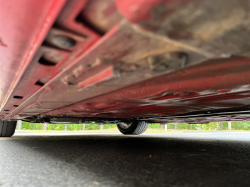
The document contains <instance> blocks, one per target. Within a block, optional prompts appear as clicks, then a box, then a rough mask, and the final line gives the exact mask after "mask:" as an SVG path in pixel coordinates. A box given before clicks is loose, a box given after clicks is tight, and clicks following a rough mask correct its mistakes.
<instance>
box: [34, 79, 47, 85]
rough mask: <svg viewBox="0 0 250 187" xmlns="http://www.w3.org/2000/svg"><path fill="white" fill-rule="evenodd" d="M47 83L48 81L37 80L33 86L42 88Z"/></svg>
mask: <svg viewBox="0 0 250 187" xmlns="http://www.w3.org/2000/svg"><path fill="white" fill-rule="evenodd" d="M47 82H48V79H39V80H38V81H37V82H36V83H35V85H39V86H43V85H45V84H46V83H47Z"/></svg>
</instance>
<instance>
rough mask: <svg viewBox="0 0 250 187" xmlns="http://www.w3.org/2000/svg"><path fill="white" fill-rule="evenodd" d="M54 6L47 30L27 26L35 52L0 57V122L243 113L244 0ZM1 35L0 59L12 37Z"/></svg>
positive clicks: (249, 90) (187, 118)
mask: <svg viewBox="0 0 250 187" xmlns="http://www.w3.org/2000/svg"><path fill="white" fill-rule="evenodd" d="M57 3H58V2H57V1H55V4H54V5H53V6H55V12H53V11H52V10H51V11H52V12H53V19H52V20H53V21H52V22H49V24H50V29H48V27H46V29H44V30H41V29H42V28H43V27H41V25H42V23H40V22H39V24H36V25H35V24H34V23H33V22H32V23H33V25H31V26H33V27H32V28H33V29H34V30H32V31H33V32H34V33H37V32H38V31H39V32H41V33H42V34H38V35H35V34H33V35H31V36H30V38H28V43H29V45H31V44H32V41H34V36H37V37H38V39H37V41H38V42H36V47H33V48H32V55H31V54H30V53H27V51H28V52H30V50H29V49H28V48H27V46H26V47H25V48H24V49H23V50H21V52H23V54H22V55H21V56H20V59H21V60H20V59H19V58H17V54H14V57H15V59H14V61H12V62H11V63H10V64H11V65H9V63H6V62H5V61H4V62H5V63H6V64H7V65H5V64H4V63H1V64H2V65H3V71H6V72H7V70H8V69H11V73H10V74H9V75H7V73H5V72H4V73H3V75H1V83H2V84H3V85H2V90H3V92H2V95H6V97H4V98H3V97H1V103H2V105H1V112H0V118H1V119H4V120H16V119H23V120H25V119H27V120H28V121H29V120H31V119H33V120H35V121H36V120H38V121H39V120H42V118H44V119H48V121H49V120H50V118H53V120H54V121H56V119H58V120H59V118H60V120H61V121H65V120H66V119H70V118H76V119H74V120H75V121H79V120H81V121H84V120H85V121H91V120H92V121H101V122H107V121H113V122H114V121H116V122H118V121H119V122H121V121H124V120H128V119H130V120H131V119H133V120H145V121H148V122H160V123H165V122H188V123H196V122H199V123H200V122H209V121H226V120H230V121H233V120H236V121H237V120H247V119H249V118H250V117H249V114H248V108H249V105H250V103H249V101H248V100H249V97H250V87H249V84H250V81H249V77H250V59H249V58H248V56H249V51H250V46H249V45H248V36H249V34H250V29H249V28H248V25H249V24H248V20H247V19H244V18H245V17H246V16H247V15H248V14H247V13H248V8H247V7H248V6H249V4H248V1H247V0H244V1H233V0H229V1H226V0H221V1H217V2H211V1H209V0H200V1H195V0H188V1H186V0H185V1H184V0H177V1H176V0H175V1H174V0H170V1H169V0H168V1H167V0H134V1H132V0H131V1H130V0H127V1H119V0H116V1H111V0H93V1H87V0H86V1H82V0H70V1H67V2H66V3H65V6H64V7H62V5H63V3H58V4H57ZM38 4H39V6H42V7H43V8H44V9H45V8H48V7H49V5H51V4H50V3H49V2H47V1H46V3H45V4H42V3H38ZM36 6H37V7H36ZM36 6H34V7H35V8H34V9H35V10H36V9H37V8H38V5H36ZM51 6H52V5H51ZM31 7H32V6H31ZM222 7H223V8H222ZM0 10H1V8H0ZM53 10H54V9H53ZM59 10H61V12H60V14H59V16H58V17H57V18H56V15H57V14H58V13H59ZM31 12H32V11H31ZM0 14H1V13H0ZM51 15H52V13H51V12H49V11H48V12H46V13H44V14H43V15H42V16H43V18H46V16H51ZM35 18H36V19H34V20H36V21H37V20H38V17H35ZM55 18H56V19H55ZM0 19H1V18H0ZM43 20H44V19H43ZM19 21H20V20H19ZM41 22H42V21H41ZM53 22H54V24H53ZM43 24H44V22H43ZM52 25H53V26H52ZM13 33H15V32H14V31H13ZM45 33H46V34H47V35H46V36H45ZM0 37H1V40H0V44H1V45H0V49H3V51H4V52H1V51H0V53H1V55H2V56H5V50H6V49H8V47H9V46H10V45H11V44H12V42H10V43H9V42H8V37H7V39H6V38H5V36H2V33H0ZM25 37H28V36H27V35H25ZM21 41H22V40H20V41H18V43H22V42H21ZM38 45H40V47H39V49H38ZM12 51H13V50H12ZM17 51H19V52H20V48H18V49H17ZM6 54H8V55H10V54H12V53H11V51H8V53H6ZM24 54H29V55H28V57H25V56H24ZM8 55H7V56H8ZM31 57H32V60H31ZM24 59H26V61H25V63H22V66H21V65H16V66H15V64H17V62H18V61H19V60H20V61H22V62H24V61H23V60H24ZM27 59H28V60H27ZM30 60H31V61H30ZM24 70H25V71H24ZM16 72H17V73H16ZM13 75H16V76H13ZM11 76H13V77H12V78H11V79H10V80H7V77H11ZM3 81H4V83H3ZM5 81H6V82H5ZM17 83H18V84H17ZM60 120H59V121H60ZM72 120H73V119H72ZM74 120H73V121H74Z"/></svg>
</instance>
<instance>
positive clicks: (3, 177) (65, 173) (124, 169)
mask: <svg viewBox="0 0 250 187" xmlns="http://www.w3.org/2000/svg"><path fill="white" fill-rule="evenodd" d="M0 186H1V187H2V186H3V187H8V186H18V187H22V186H25V187H28V186H46V187H47V186H92V187H94V186H115V187H116V186H129V187H131V186H154V187H158V186H174V187H177V186H181V187H183V186H184V187H185V186H195V187H196V186H209V187H210V186H220V187H223V186H227V187H228V186H233V187H235V186H250V132H206V131H205V132H189V133H166V134H143V135H141V136H124V135H121V134H119V133H101V134H93V133H75V134H74V133H63V134H58V133H55V134H53V133H50V134H40V133H39V134H35V133H17V134H16V135H15V136H14V137H12V138H0Z"/></svg>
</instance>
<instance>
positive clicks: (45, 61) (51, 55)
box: [38, 51, 64, 66]
mask: <svg viewBox="0 0 250 187" xmlns="http://www.w3.org/2000/svg"><path fill="white" fill-rule="evenodd" d="M63 57H64V56H63V55H62V54H61V53H58V52H48V51H47V52H45V53H43V55H42V56H41V58H40V59H39V60H38V62H39V63H40V64H42V65H45V66H55V65H56V64H57V63H58V62H60V61H61V60H62V59H63Z"/></svg>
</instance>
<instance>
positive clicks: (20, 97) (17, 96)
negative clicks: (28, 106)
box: [13, 95, 23, 99]
mask: <svg viewBox="0 0 250 187" xmlns="http://www.w3.org/2000/svg"><path fill="white" fill-rule="evenodd" d="M13 98H15V99H22V98H23V96H19V95H15V96H14V97H13Z"/></svg>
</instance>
